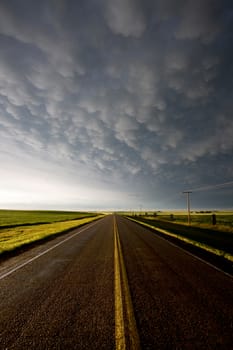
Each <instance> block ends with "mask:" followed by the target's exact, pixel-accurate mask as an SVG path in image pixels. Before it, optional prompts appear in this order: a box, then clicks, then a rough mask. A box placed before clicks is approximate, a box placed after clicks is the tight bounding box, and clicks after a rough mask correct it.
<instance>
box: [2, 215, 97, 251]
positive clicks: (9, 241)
mask: <svg viewBox="0 0 233 350" xmlns="http://www.w3.org/2000/svg"><path fill="white" fill-rule="evenodd" d="M100 217H102V215H97V214H95V213H94V214H93V213H80V212H76V213H75V212H56V211H17V210H14V211H11V210H1V211H0V220H1V224H0V255H1V254H2V253H4V252H7V251H12V250H15V249H17V248H19V247H22V246H25V245H28V244H30V243H32V242H36V241H40V240H42V239H45V238H47V237H49V236H52V235H56V234H59V233H62V232H66V231H68V230H70V229H72V228H75V227H78V226H81V225H84V224H86V223H88V222H91V221H94V220H96V219H98V218H100ZM45 222H46V223H45Z"/></svg>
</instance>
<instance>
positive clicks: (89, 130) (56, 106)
mask: <svg viewBox="0 0 233 350" xmlns="http://www.w3.org/2000/svg"><path fill="white" fill-rule="evenodd" d="M232 42H233V7H232V4H231V2H230V1H222V2H219V1H210V0H205V1H201V0H196V1H195V2H193V1H191V0H190V1H188V0H187V1H185V0H179V1H176V2H174V1H172V0H167V1H165V0H163V1H160V0H157V1H149V0H146V1H140V0H124V1H123V0H120V1H113V0H111V1H107V0H102V1H94V0H92V1H91V0H90V1H62V0H60V1H52V0H51V1H40V2H34V1H33V2H32V1H25V0H23V1H21V2H20V3H19V2H18V1H13V0H12V1H9V0H8V1H1V4H0V45H1V52H0V136H1V139H2V140H4V142H3V143H2V151H3V152H8V153H9V152H11V153H12V154H14V153H17V154H19V153H20V152H21V153H27V152H28V154H31V156H32V157H33V158H34V159H43V160H45V161H49V162H50V163H53V162H54V163H56V164H59V163H60V164H61V167H62V164H63V163H62V162H64V161H65V162H66V166H67V167H68V168H70V169H75V168H77V167H78V169H81V168H82V169H83V171H84V170H85V171H84V173H85V174H84V175H83V176H84V177H83V178H82V177H80V179H79V181H82V180H83V182H84V183H85V182H86V181H87V178H88V179H89V180H90V181H93V180H94V179H95V180H96V181H97V182H98V181H99V182H100V183H102V185H101V186H105V187H106V188H110V186H112V187H113V188H115V189H116V190H119V188H121V189H122V191H123V190H127V191H129V192H130V193H131V194H132V191H135V192H137V193H138V192H140V193H141V198H142V200H144V201H145V202H146V203H148V206H149V205H152V206H153V205H159V203H161V200H163V198H165V197H166V195H167V197H168V189H169V191H170V190H171V191H172V192H174V193H177V192H179V191H181V190H182V189H184V188H187V187H190V186H191V187H195V186H199V185H202V184H209V183H211V184H212V183H213V184H214V183H221V182H225V181H230V180H231V179H232V177H233V170H232V162H231V156H232V149H233V138H232V134H233V120H232V114H231V113H232V107H233V102H232V101H233V96H232V94H233V92H232V91H233V86H232V85H233V80H232V74H233V64H232V62H233V48H232ZM80 173H82V172H81V170H80ZM80 176H81V175H80ZM64 181H65V180H64ZM104 184H105V185H104ZM143 193H144V194H143ZM137 195H138V194H137ZM155 195H157V199H153V198H155ZM143 196H145V197H143ZM130 198H131V199H130ZM130 201H131V202H132V195H130V196H129V202H128V203H129V204H128V205H130V203H131V202H130ZM164 203H165V204H164V205H168V206H169V202H168V201H167V202H164ZM223 204H224V203H221V204H219V205H223ZM200 205H201V204H200ZM216 205H217V204H216Z"/></svg>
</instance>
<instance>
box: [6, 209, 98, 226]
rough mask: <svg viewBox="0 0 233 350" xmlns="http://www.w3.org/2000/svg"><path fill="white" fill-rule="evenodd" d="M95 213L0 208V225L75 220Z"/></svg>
mask: <svg viewBox="0 0 233 350" xmlns="http://www.w3.org/2000/svg"><path fill="white" fill-rule="evenodd" d="M95 215H96V214H95V213H89V212H74V211H53V210H0V227H6V226H7V227H9V226H21V225H34V224H39V223H41V224H42V223H45V224H48V223H52V222H58V221H68V220H77V219H81V218H86V217H90V216H95Z"/></svg>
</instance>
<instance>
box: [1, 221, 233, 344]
mask: <svg viewBox="0 0 233 350" xmlns="http://www.w3.org/2000/svg"><path fill="white" fill-rule="evenodd" d="M232 344H233V279H232V277H230V276H228V275H226V274H224V273H223V272H221V271H219V270H217V269H215V268H214V267H212V266H210V265H208V264H206V263H205V262H203V261H200V260H199V259H197V258H195V257H194V256H192V255H190V254H189V253H186V252H185V251H183V250H182V249H180V248H178V247H176V246H174V245H172V244H171V243H169V242H167V241H166V240H165V239H162V238H160V237H159V236H157V235H156V234H155V233H153V232H151V231H149V230H147V229H145V228H143V227H142V226H140V225H138V224H136V223H134V222H130V221H129V220H127V219H125V218H122V217H119V216H117V217H114V216H108V217H105V218H103V219H101V220H99V221H97V222H94V223H91V224H88V225H86V226H84V227H82V228H79V229H76V230H73V231H72V232H70V233H69V234H65V235H64V236H60V237H57V238H55V239H54V240H51V241H49V242H46V243H44V244H41V245H39V246H37V247H33V248H32V249H30V250H28V251H25V252H24V253H22V254H20V255H18V256H15V257H11V258H9V259H7V260H5V261H2V262H1V264H0V349H90V350H91V349H109V350H111V349H122V350H123V349H127V350H128V349H129V350H130V349H135V350H137V349H140V348H141V349H211V350H212V349H232V348H233V345H232Z"/></svg>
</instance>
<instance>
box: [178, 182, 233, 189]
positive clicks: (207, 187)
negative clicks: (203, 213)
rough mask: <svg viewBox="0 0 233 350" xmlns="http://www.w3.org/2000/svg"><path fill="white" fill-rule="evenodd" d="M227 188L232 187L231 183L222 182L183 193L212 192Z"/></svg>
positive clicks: (232, 183)
mask: <svg viewBox="0 0 233 350" xmlns="http://www.w3.org/2000/svg"><path fill="white" fill-rule="evenodd" d="M228 186H233V181H229V182H224V183H222V184H217V185H209V186H203V187H198V188H194V189H190V190H187V191H185V192H188V191H189V192H201V191H208V190H214V189H218V188H224V187H228Z"/></svg>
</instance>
